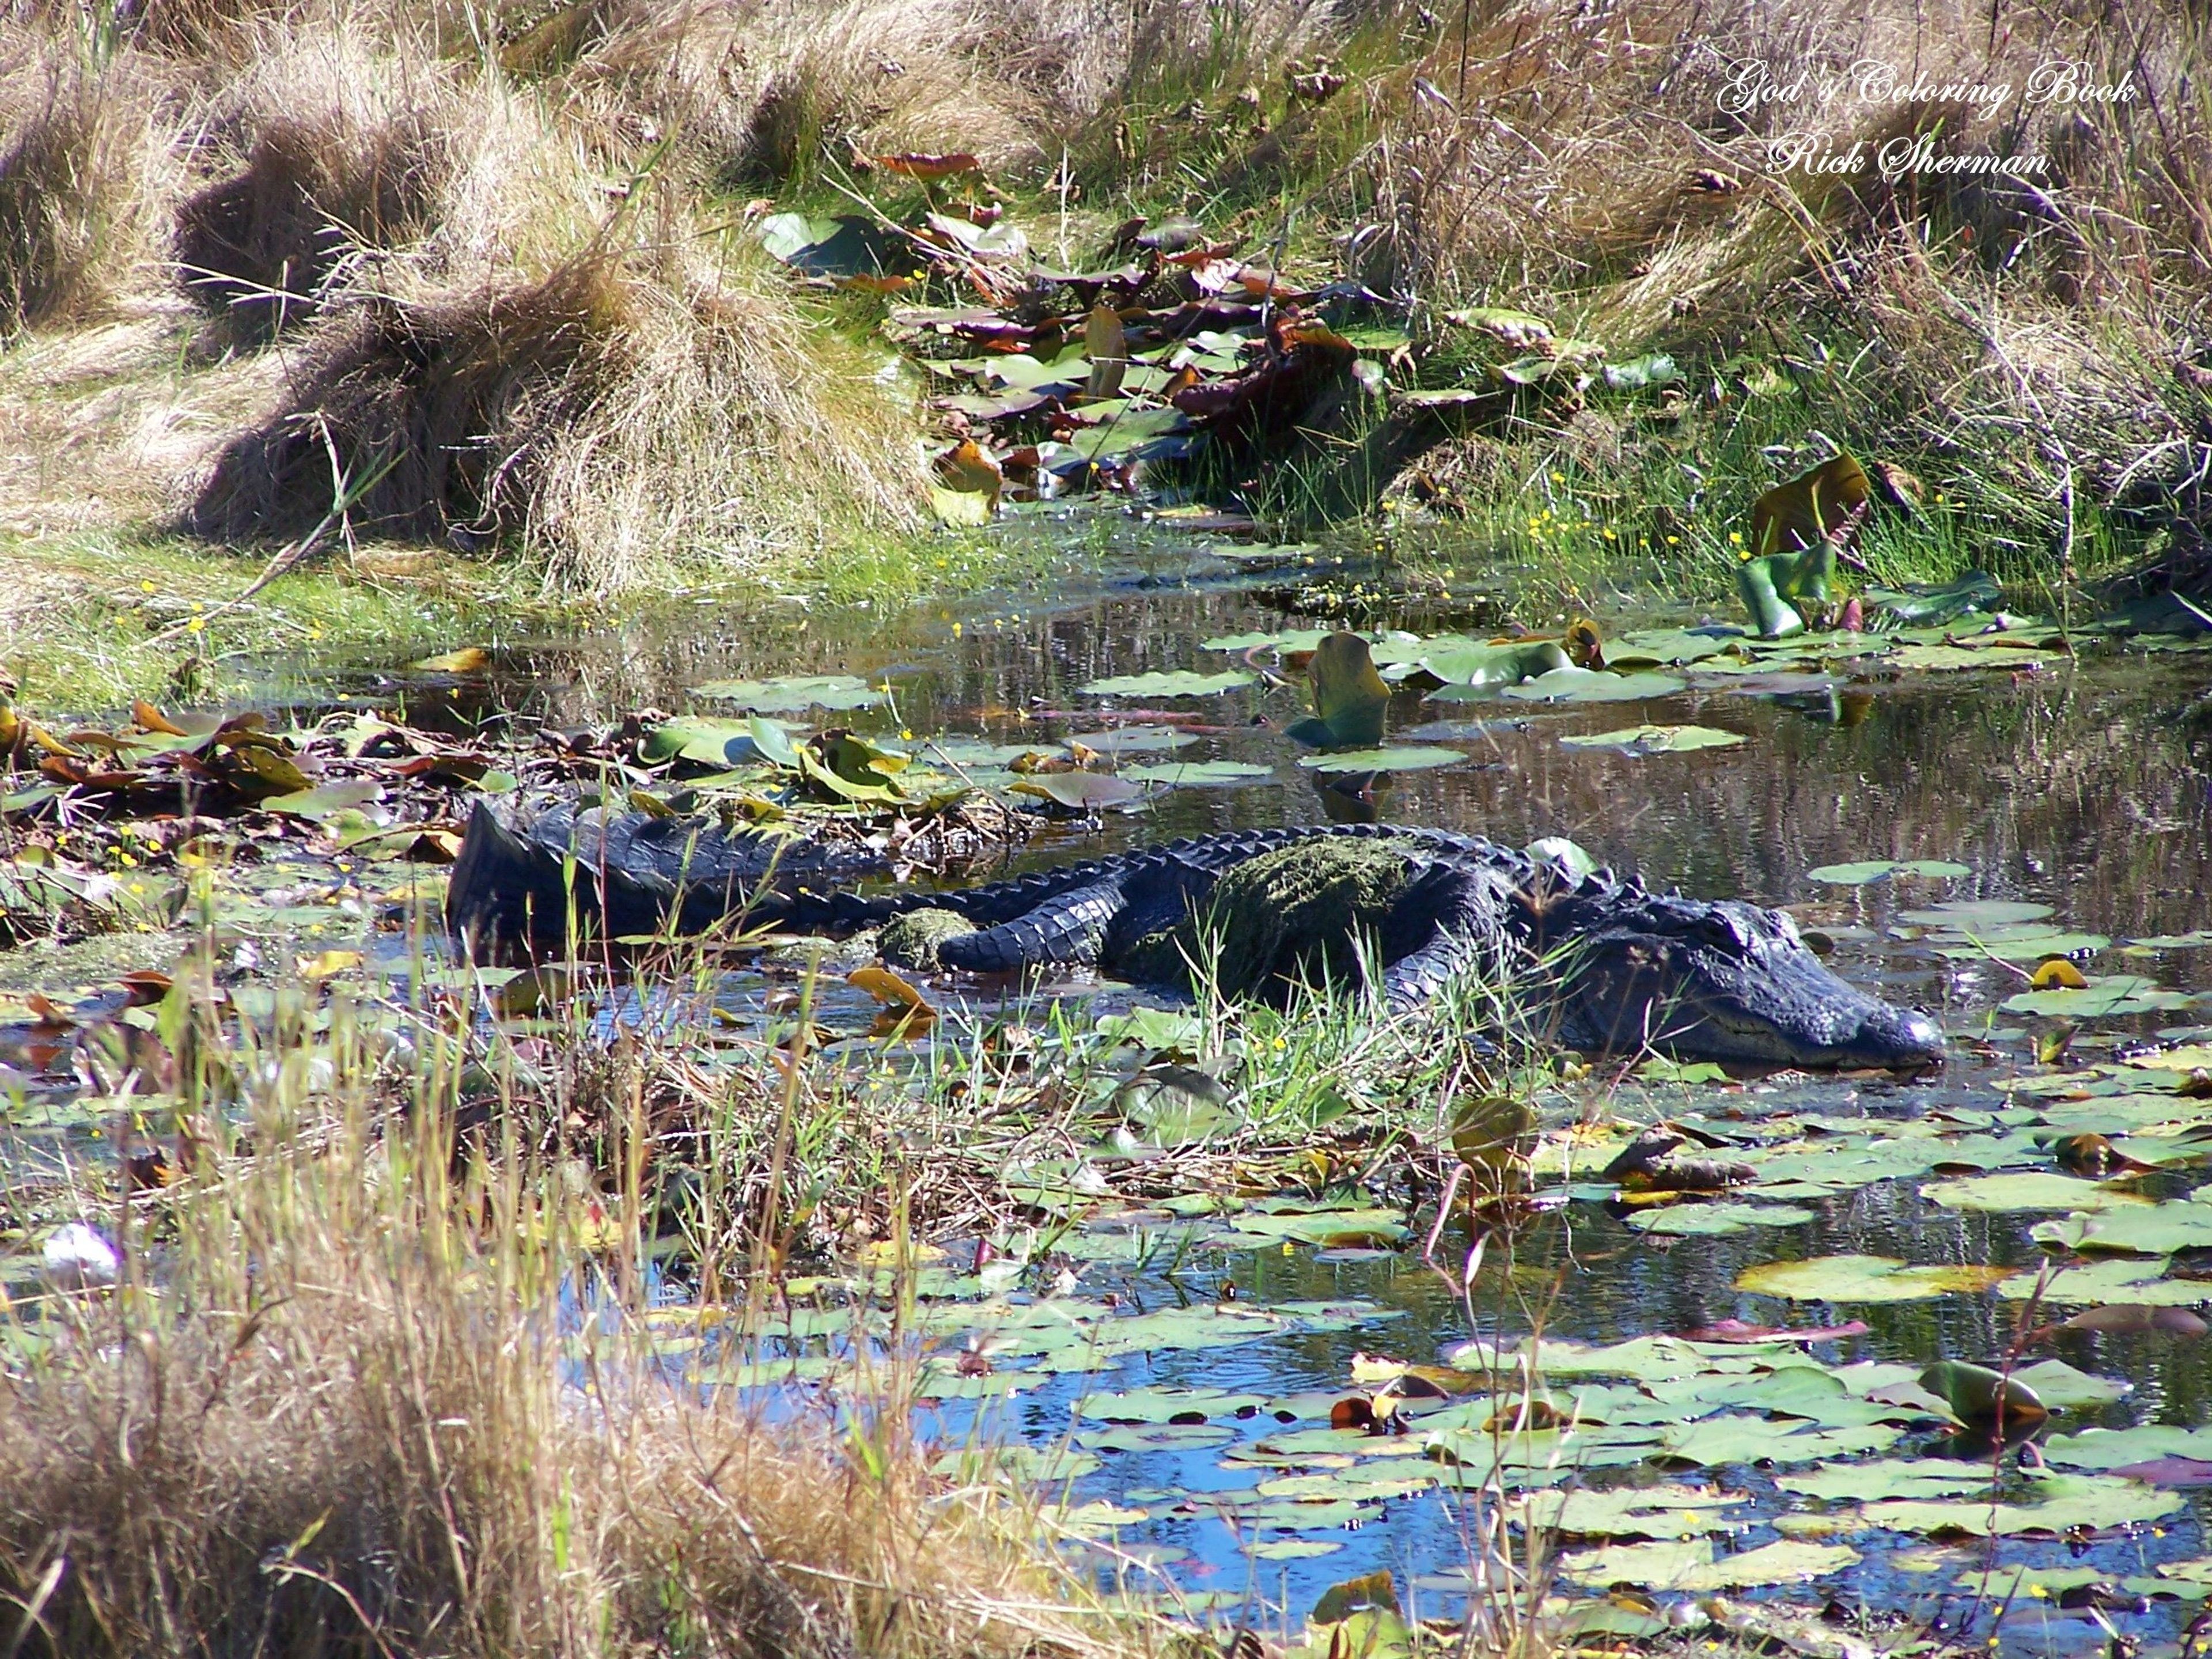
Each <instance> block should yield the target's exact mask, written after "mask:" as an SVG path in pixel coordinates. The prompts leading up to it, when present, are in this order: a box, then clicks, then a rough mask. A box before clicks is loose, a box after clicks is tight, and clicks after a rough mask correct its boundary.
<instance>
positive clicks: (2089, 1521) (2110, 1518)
mask: <svg viewBox="0 0 2212 1659" xmlns="http://www.w3.org/2000/svg"><path fill="white" fill-rule="evenodd" d="M2032 1491H2033V1493H2034V1497H2035V1501H2034V1502H2033V1503H2029V1504H1990V1503H1988V1502H1985V1501H1984V1502H1976V1501H1973V1500H1971V1499H1926V1498H1900V1499H1894V1500H1892V1501H1889V1502H1885V1503H1879V1504H1868V1505H1867V1506H1866V1508H1865V1509H1863V1510H1861V1511H1860V1515H1861V1516H1862V1517H1863V1519H1864V1520H1865V1521H1866V1522H1867V1523H1868V1524H1869V1525H1870V1526H1876V1527H1881V1528H1886V1529H1887V1530H1888V1531H1891V1532H1917V1533H1934V1534H1943V1533H1964V1534H1969V1535H1972V1536H1973V1537H1978V1538H1986V1537H1989V1536H1990V1535H1992V1534H1995V1535H1996V1536H2000V1537H2008V1536H2012V1535H2015V1534H2021V1533H2048V1534H2053V1535H2063V1534H2066V1533H2069V1532H2071V1531H2073V1530H2074V1529H2075V1528H2077V1527H2087V1528H2095V1529H2096V1530H2098V1531H2100V1532H2101V1531H2106V1530H2109V1529H2111V1528H2117V1527H2125V1526H2134V1525H2138V1524H2140V1523H2142V1522H2147V1521H2155V1520H2158V1519H2159V1518H2160V1517H2161V1516H2168V1515H2171V1514H2172V1513H2173V1512H2174V1511H2175V1510H2179V1509H2182V1508H2185V1506H2186V1504H2187V1503H2188V1499H2187V1498H2186V1497H2185V1496H2184V1495H2183V1494H2182V1493H2180V1492H2166V1491H2161V1490H2160V1489H2159V1488H2156V1487H2153V1486H2141V1485H2138V1484H2137V1483H2136V1482H2135V1481H2132V1480H2115V1479H2112V1478H2111V1477H2108V1476H2098V1475H2075V1474H2057V1475H2050V1476H2046V1477H2045V1478H2044V1479H2042V1480H2037V1481H2035V1482H2034V1483H2033V1487H2032Z"/></svg>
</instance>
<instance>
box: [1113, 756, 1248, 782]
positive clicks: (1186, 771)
mask: <svg viewBox="0 0 2212 1659" xmlns="http://www.w3.org/2000/svg"><path fill="white" fill-rule="evenodd" d="M1121 775H1122V776H1123V777H1125V778H1127V779H1130V780H1131V781H1133V782H1137V783H1164V784H1166V785H1168V786H1170V787H1172V788H1179V789H1188V788H1226V789H1236V788H1240V787H1243V786H1244V785H1246V784H1251V783H1265V782H1267V781H1270V780H1271V779H1273V777H1274V776H1275V770H1274V769H1273V767H1270V766H1255V765H1254V764H1253V763H1251V762H1249V761H1224V760H1215V761H1168V762H1165V763H1162V764H1160V765H1157V766H1125V767H1123V768H1122V769H1121Z"/></svg>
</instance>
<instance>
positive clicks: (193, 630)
mask: <svg viewBox="0 0 2212 1659" xmlns="http://www.w3.org/2000/svg"><path fill="white" fill-rule="evenodd" d="M206 626H207V618H206V617H192V618H191V620H190V621H188V622H187V623H185V633H187V634H197V633H198V632H199V631H200V630H201V629H204V628H205V627H206Z"/></svg>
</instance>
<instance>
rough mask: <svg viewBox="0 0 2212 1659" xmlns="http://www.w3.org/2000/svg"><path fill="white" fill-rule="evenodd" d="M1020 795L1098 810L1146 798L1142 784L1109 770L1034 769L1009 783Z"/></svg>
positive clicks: (1074, 808)
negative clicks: (1041, 770) (1034, 770)
mask: <svg viewBox="0 0 2212 1659" xmlns="http://www.w3.org/2000/svg"><path fill="white" fill-rule="evenodd" d="M1008 787H1009V788H1010V789H1012V791H1013V793H1016V794H1018V795H1035V796H1036V797H1037V798H1038V799H1042V800H1048V801H1052V802H1054V803H1055V804H1056V805H1061V806H1065V807H1066V808H1067V809H1068V810H1069V811H1074V812H1097V811H1103V810H1104V809H1107V808H1109V807H1116V806H1127V805H1129V804H1130V803H1131V802H1133V801H1139V800H1142V799H1144V798H1145V794H1146V790H1145V786H1144V785H1142V784H1141V783H1133V782H1131V781H1129V780H1128V779H1127V778H1120V777H1115V775H1113V774H1112V773H1110V772H1033V773H1031V774H1030V775H1028V776H1027V777H1024V778H1018V779H1016V780H1015V781H1014V782H1013V783H1012V784H1010V785H1009V786H1008Z"/></svg>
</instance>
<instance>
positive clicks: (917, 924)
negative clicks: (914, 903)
mask: <svg viewBox="0 0 2212 1659" xmlns="http://www.w3.org/2000/svg"><path fill="white" fill-rule="evenodd" d="M974 932H975V923H974V922H972V921H969V920H968V918H967V917H965V916H963V915H958V914H957V913H956V912H954V911H951V910H939V909H936V908H928V909H922V910H909V911H908V912H907V913H906V914H905V915H902V916H894V917H892V918H891V919H890V921H887V922H885V923H884V926H883V931H882V932H881V933H878V934H877V935H876V949H877V951H878V952H879V953H880V954H881V956H882V957H883V959H884V961H885V962H887V963H890V965H891V966H892V967H894V968H905V969H913V970H915V971H917V972H921V973H925V974H927V973H933V972H935V971H936V969H937V965H938V963H937V947H938V946H939V945H941V944H943V943H944V942H945V940H946V939H957V938H958V937H959V936H960V935H961V934H963V933H974Z"/></svg>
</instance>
